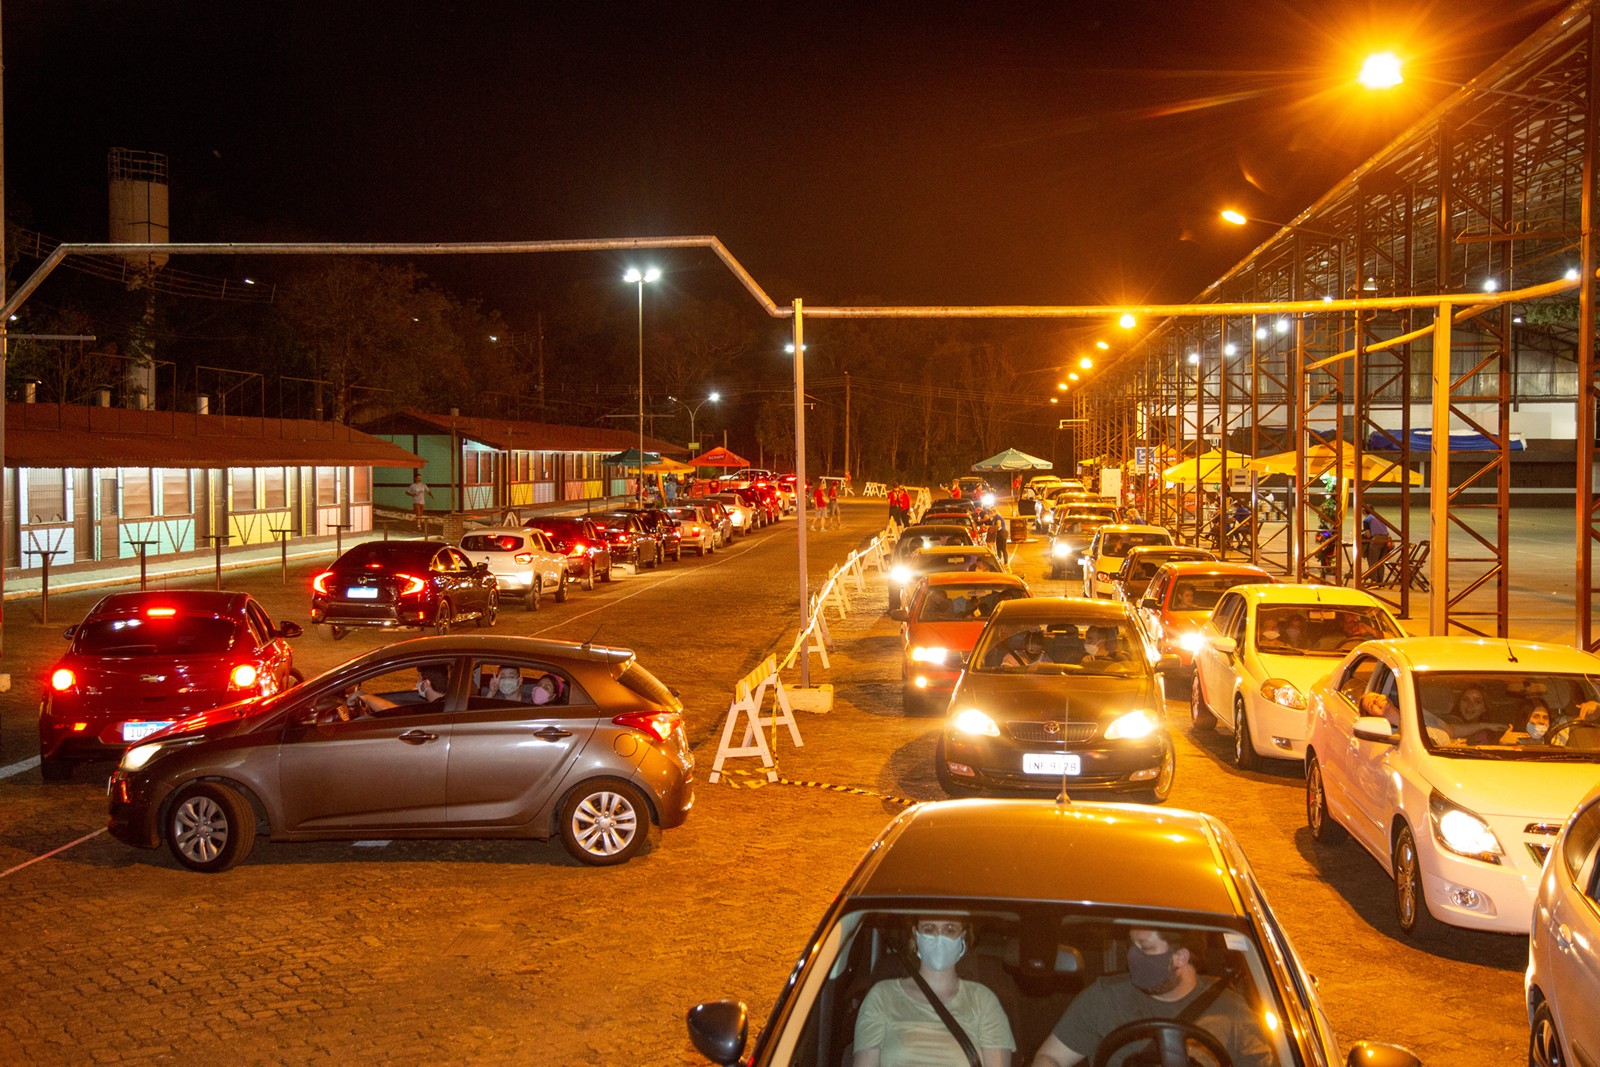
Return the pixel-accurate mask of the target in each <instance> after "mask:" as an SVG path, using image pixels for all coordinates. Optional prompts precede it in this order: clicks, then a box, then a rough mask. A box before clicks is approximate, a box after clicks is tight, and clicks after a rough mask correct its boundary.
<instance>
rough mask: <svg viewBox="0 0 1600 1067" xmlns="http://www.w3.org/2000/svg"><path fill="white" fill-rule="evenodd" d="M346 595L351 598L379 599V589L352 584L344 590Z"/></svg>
mask: <svg viewBox="0 0 1600 1067" xmlns="http://www.w3.org/2000/svg"><path fill="white" fill-rule="evenodd" d="M344 595H345V596H347V597H349V598H350V599H351V600H377V599H378V591H377V590H376V589H370V588H366V587H358V586H351V587H350V588H349V589H346V590H345V591H344Z"/></svg>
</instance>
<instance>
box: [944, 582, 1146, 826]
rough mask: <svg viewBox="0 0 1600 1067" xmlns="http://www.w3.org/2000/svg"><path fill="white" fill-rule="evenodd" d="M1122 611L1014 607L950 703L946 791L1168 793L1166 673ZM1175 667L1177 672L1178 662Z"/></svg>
mask: <svg viewBox="0 0 1600 1067" xmlns="http://www.w3.org/2000/svg"><path fill="white" fill-rule="evenodd" d="M1167 666H1169V665H1168V664H1166V663H1165V662H1163V663H1161V664H1151V663H1150V661H1149V660H1148V659H1147V658H1146V656H1145V655H1144V644H1143V642H1142V641H1141V639H1140V637H1139V631H1138V629H1137V627H1136V626H1135V625H1134V622H1133V619H1132V617H1131V616H1129V614H1128V609H1127V607H1126V606H1125V605H1122V604H1116V603H1109V602H1105V603H1102V602H1099V601H1092V600H1080V599H1070V598H1066V597H1038V598H1034V599H1028V600H1010V601H1007V602H1005V603H1003V604H1001V605H1000V606H999V608H997V609H996V610H995V613H994V614H993V615H991V616H990V617H989V622H988V625H986V626H985V627H984V630H983V633H982V634H981V635H980V636H979V638H978V643H977V644H976V645H975V646H974V647H973V650H972V657H971V659H970V660H969V662H968V666H967V670H966V673H964V674H963V675H962V676H961V681H960V682H959V683H958V684H957V685H956V690H955V693H954V694H952V696H951V698H950V711H949V714H948V715H947V716H946V718H945V725H944V730H943V733H942V735H941V737H940V739H939V751H938V755H937V756H936V757H935V759H936V768H935V769H936V770H937V772H938V776H939V783H940V784H941V785H942V786H944V788H945V791H946V792H947V793H951V794H954V795H959V794H963V793H967V792H972V791H978V790H983V791H993V792H1002V793H1005V792H1032V793H1040V792H1045V793H1052V794H1054V793H1063V792H1064V793H1067V794H1069V795H1074V796H1075V795H1078V794H1079V793H1081V792H1105V793H1140V794H1143V795H1144V796H1145V797H1146V798H1148V799H1150V800H1154V801H1155V802H1157V803H1160V802H1161V801H1163V800H1165V799H1166V798H1167V796H1168V794H1170V793H1171V792H1172V780H1173V776H1174V773H1175V770H1176V756H1175V755H1174V753H1173V748H1172V740H1171V738H1170V737H1169V736H1168V734H1167V725H1166V720H1165V718H1164V707H1163V698H1162V695H1161V685H1160V682H1159V681H1158V680H1157V678H1156V671H1157V670H1158V669H1165V668H1166V667H1167ZM1171 666H1176V661H1173V663H1172V664H1171Z"/></svg>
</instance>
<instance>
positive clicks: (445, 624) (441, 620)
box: [429, 600, 456, 637]
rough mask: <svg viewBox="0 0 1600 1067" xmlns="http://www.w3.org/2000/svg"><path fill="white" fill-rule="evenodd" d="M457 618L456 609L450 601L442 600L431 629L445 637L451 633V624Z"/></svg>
mask: <svg viewBox="0 0 1600 1067" xmlns="http://www.w3.org/2000/svg"><path fill="white" fill-rule="evenodd" d="M455 618H456V613H455V609H454V608H452V607H451V606H450V601H448V600H441V601H439V610H438V612H437V613H435V614H434V616H433V625H432V626H431V627H429V629H431V630H432V631H433V632H434V633H436V634H438V635H439V636H440V637H443V636H445V635H446V634H448V633H449V632H450V624H451V623H452V622H454V621H455Z"/></svg>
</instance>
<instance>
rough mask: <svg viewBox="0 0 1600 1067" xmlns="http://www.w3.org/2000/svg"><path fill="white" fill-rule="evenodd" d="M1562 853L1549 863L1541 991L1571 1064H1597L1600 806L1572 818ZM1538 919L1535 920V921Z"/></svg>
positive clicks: (1599, 1038) (1593, 805) (1599, 1028)
mask: <svg viewBox="0 0 1600 1067" xmlns="http://www.w3.org/2000/svg"><path fill="white" fill-rule="evenodd" d="M1562 846H1563V847H1562V852H1561V854H1559V855H1555V856H1551V857H1550V860H1549V862H1550V863H1552V864H1560V865H1561V869H1559V870H1555V871H1554V873H1553V875H1552V873H1551V871H1550V870H1549V869H1547V871H1546V876H1547V877H1553V878H1554V880H1555V885H1556V886H1557V888H1556V890H1555V891H1554V892H1553V893H1551V895H1550V920H1549V929H1548V933H1549V940H1550V945H1549V957H1548V958H1549V960H1550V968H1549V977H1548V978H1547V979H1546V982H1545V992H1546V994H1547V995H1548V996H1549V998H1550V1000H1551V1001H1552V1003H1553V1004H1554V1006H1555V1010H1556V1011H1557V1013H1558V1014H1557V1022H1558V1023H1560V1031H1561V1035H1562V1036H1563V1037H1564V1038H1565V1039H1566V1041H1567V1044H1568V1045H1569V1046H1570V1047H1571V1050H1572V1053H1573V1062H1575V1063H1579V1064H1600V1013H1597V1012H1596V1011H1595V1006H1596V1005H1600V961H1597V960H1596V958H1595V954H1594V946H1595V945H1597V944H1600V801H1596V802H1594V803H1591V804H1590V805H1589V806H1588V807H1587V808H1585V809H1584V810H1583V811H1581V812H1579V813H1578V815H1577V817H1576V818H1574V819H1573V821H1572V825H1571V826H1570V827H1569V828H1568V829H1567V836H1566V837H1565V838H1564V839H1563V841H1562ZM1535 918H1536V919H1537V916H1536V917H1535Z"/></svg>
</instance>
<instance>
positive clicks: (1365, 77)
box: [1356, 52, 1405, 89]
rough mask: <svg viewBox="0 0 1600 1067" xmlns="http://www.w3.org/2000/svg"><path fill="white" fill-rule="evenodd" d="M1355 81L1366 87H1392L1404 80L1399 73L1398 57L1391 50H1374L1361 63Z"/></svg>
mask: <svg viewBox="0 0 1600 1067" xmlns="http://www.w3.org/2000/svg"><path fill="white" fill-rule="evenodd" d="M1356 81H1358V82H1360V83H1361V84H1362V85H1364V86H1366V87H1367V88H1368V89H1393V88H1394V87H1395V86H1396V85H1399V84H1400V83H1401V82H1403V81H1405V77H1404V76H1403V75H1402V74H1401V73H1400V57H1399V56H1397V55H1395V54H1394V53H1393V52H1374V53H1373V54H1372V55H1370V56H1368V57H1367V58H1366V60H1365V61H1364V62H1363V63H1362V64H1361V73H1360V74H1358V75H1356Z"/></svg>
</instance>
